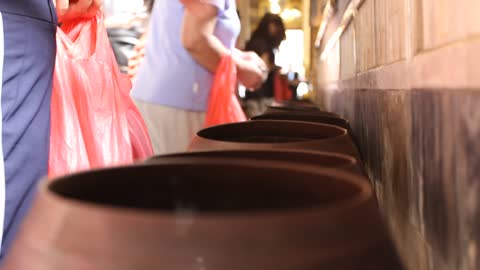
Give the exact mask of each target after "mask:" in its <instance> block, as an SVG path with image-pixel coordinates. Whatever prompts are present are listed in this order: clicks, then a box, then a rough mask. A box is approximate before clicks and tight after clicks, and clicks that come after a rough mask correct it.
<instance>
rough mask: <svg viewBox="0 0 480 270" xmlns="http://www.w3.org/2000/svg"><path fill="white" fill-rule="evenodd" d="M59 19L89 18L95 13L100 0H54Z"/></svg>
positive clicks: (99, 5)
mask: <svg viewBox="0 0 480 270" xmlns="http://www.w3.org/2000/svg"><path fill="white" fill-rule="evenodd" d="M54 3H55V8H56V10H57V15H58V20H59V21H68V20H72V19H89V18H92V17H94V16H95V15H96V14H97V11H98V9H99V8H100V7H101V6H102V0H55V1H54Z"/></svg>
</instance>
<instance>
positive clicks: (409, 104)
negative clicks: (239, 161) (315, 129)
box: [313, 0, 480, 270]
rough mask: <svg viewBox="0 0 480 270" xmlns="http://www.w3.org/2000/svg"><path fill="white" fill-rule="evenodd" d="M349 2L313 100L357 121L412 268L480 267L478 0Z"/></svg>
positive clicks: (321, 65) (321, 63)
mask: <svg viewBox="0 0 480 270" xmlns="http://www.w3.org/2000/svg"><path fill="white" fill-rule="evenodd" d="M352 1H355V2H354V3H353V4H352V6H353V7H357V9H356V10H355V9H353V10H352V14H353V15H352V18H351V21H349V24H347V25H346V27H345V29H344V30H343V31H341V30H342V22H345V20H346V19H348V18H347V17H348V16H344V15H345V12H346V11H347V12H348V9H347V6H348V4H349V1H348V0H337V1H336V2H337V5H338V6H337V13H336V15H335V16H334V17H333V18H332V19H331V20H330V22H329V26H328V30H327V34H326V35H325V37H324V38H323V41H322V46H321V48H318V49H317V51H316V56H315V57H316V59H314V60H315V61H313V62H314V63H316V65H315V67H314V71H313V74H315V81H316V82H317V83H316V89H317V90H316V102H317V103H318V104H319V105H320V106H321V107H324V108H325V109H328V110H331V111H335V112H337V113H339V114H341V115H343V116H344V117H345V118H347V119H348V120H350V121H351V124H352V128H353V130H354V135H355V136H356V137H357V139H358V141H359V144H360V148H361V151H362V155H363V156H364V159H365V163H366V166H367V171H368V173H369V176H370V178H371V180H372V182H373V184H374V187H375V190H376V192H377V196H378V198H379V202H380V205H381V209H382V211H383V213H384V214H385V217H386V218H387V220H388V221H389V224H390V227H391V229H392V233H393V235H394V238H395V239H396V242H397V246H398V249H399V251H400V253H401V255H402V257H403V259H404V261H405V262H406V265H407V267H408V268H409V269H411V270H417V269H419V270H423V269H429V270H444V269H453V270H473V269H480V258H479V250H478V249H479V245H480V200H479V199H480V198H479V195H480V179H479V178H480V140H479V139H480V91H479V89H480V20H479V19H478V16H477V15H478V14H480V1H478V0H462V1H452V0H364V1H361V0H352ZM343 26H345V25H343ZM336 31H340V32H341V35H340V36H339V38H338V40H336V38H335V34H334V33H335V32H336ZM329 41H331V42H334V43H332V44H334V46H332V48H331V49H330V50H327V49H326V44H328V43H329ZM322 53H323V55H324V58H323V59H320V55H321V54H322Z"/></svg>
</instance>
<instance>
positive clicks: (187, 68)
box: [132, 0, 240, 111]
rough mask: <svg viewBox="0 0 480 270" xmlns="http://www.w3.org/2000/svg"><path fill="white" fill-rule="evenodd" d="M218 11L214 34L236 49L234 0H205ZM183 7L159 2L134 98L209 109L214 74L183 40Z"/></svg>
mask: <svg viewBox="0 0 480 270" xmlns="http://www.w3.org/2000/svg"><path fill="white" fill-rule="evenodd" d="M202 1H203V2H207V3H210V4H212V5H214V6H216V7H217V8H218V10H219V12H218V20H217V25H216V27H215V32H214V34H215V36H216V37H218V39H219V40H220V41H221V42H222V43H223V44H224V45H225V46H226V47H227V48H230V49H233V48H234V46H235V41H236V39H237V37H238V34H239V32H240V20H239V18H238V15H237V10H236V5H235V0H202ZM183 13H184V6H183V4H182V3H181V2H180V1H179V0H161V1H156V2H155V6H154V8H153V11H152V21H151V23H150V32H149V39H148V41H147V44H146V57H145V60H144V62H143V64H142V65H141V67H140V69H139V73H138V77H137V80H136V82H135V85H134V87H133V91H132V97H133V98H134V99H137V100H140V101H144V102H149V103H152V104H155V105H163V106H169V107H174V108H179V109H184V110H189V111H206V109H207V106H208V97H209V93H210V88H211V85H212V79H213V74H212V73H211V72H209V71H208V70H207V69H205V68H204V67H203V66H201V65H200V64H198V63H197V62H195V60H194V59H193V58H192V56H191V55H190V54H189V53H188V52H187V51H186V50H185V49H184V47H183V45H182V42H181V25H182V20H183Z"/></svg>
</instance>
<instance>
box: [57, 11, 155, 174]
mask: <svg viewBox="0 0 480 270" xmlns="http://www.w3.org/2000/svg"><path fill="white" fill-rule="evenodd" d="M102 20H103V18H102V16H101V15H100V14H99V15H98V16H97V17H96V18H93V19H91V20H83V21H72V22H68V23H66V24H64V25H62V29H58V31H57V59H56V66H55V73H54V81H53V92H52V105H51V109H52V116H51V121H52V123H51V125H52V126H51V139H50V158H49V175H50V176H56V175H61V174H67V173H71V172H75V171H79V170H86V169H92V168H99V167H104V166H112V165H123V164H128V163H131V162H133V161H134V160H136V159H142V158H146V157H148V156H150V155H152V153H153V151H152V147H151V144H150V138H149V136H148V132H147V128H146V126H145V123H144V122H143V119H142V117H141V115H140V112H139V111H138V110H137V108H136V107H135V104H134V103H133V101H132V100H131V98H130V96H129V91H130V89H131V83H130V80H129V79H128V78H127V77H126V76H125V75H123V74H121V73H120V70H119V68H118V66H117V63H116V60H115V57H114V54H113V51H112V49H111V45H110V43H109V40H108V36H107V32H106V30H105V28H104V26H103V22H102Z"/></svg>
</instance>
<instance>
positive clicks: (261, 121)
mask: <svg viewBox="0 0 480 270" xmlns="http://www.w3.org/2000/svg"><path fill="white" fill-rule="evenodd" d="M253 123H255V124H258V123H270V124H272V123H273V124H279V123H283V124H289V123H290V124H297V125H304V126H312V127H315V126H316V127H326V128H330V129H332V130H336V131H338V132H339V133H341V134H338V135H337V136H334V137H328V138H316V139H311V140H307V141H306V142H314V141H324V140H331V139H334V138H340V137H343V136H348V131H347V130H346V129H345V128H342V127H339V126H335V125H330V124H323V123H314V122H305V121H292V120H255V121H244V122H238V123H232V124H223V125H217V126H213V127H208V128H205V129H202V130H200V131H198V132H197V133H196V136H198V137H199V138H201V139H203V140H209V141H215V142H227V143H239V144H252V145H262V144H263V145H265V144H297V143H299V142H297V141H293V142H278V143H277V142H276V143H264V142H259V143H257V142H236V141H226V140H219V139H214V138H209V137H206V136H203V135H202V133H205V132H210V131H212V130H215V129H218V128H225V127H230V126H245V125H247V126H248V125H252V124H253ZM300 143H304V142H300Z"/></svg>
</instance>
